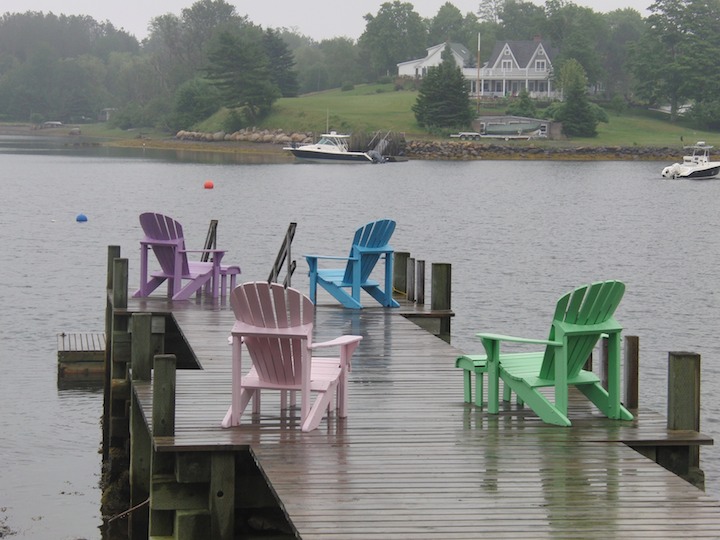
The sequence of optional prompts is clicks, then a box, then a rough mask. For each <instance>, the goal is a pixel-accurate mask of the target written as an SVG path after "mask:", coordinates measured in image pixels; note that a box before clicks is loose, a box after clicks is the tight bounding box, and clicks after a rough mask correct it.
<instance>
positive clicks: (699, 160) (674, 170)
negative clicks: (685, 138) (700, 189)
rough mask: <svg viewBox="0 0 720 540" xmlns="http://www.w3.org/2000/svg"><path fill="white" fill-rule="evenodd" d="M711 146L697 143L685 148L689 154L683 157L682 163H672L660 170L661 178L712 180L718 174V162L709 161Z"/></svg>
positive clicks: (701, 142)
mask: <svg viewBox="0 0 720 540" xmlns="http://www.w3.org/2000/svg"><path fill="white" fill-rule="evenodd" d="M711 148H712V145H708V144H705V141H698V142H697V143H696V144H694V145H692V146H685V147H684V149H685V150H689V151H691V153H689V154H687V155H685V156H683V160H682V163H673V164H672V165H669V166H668V167H665V168H664V169H663V170H662V177H663V178H673V179H675V178H697V179H705V178H713V177H715V176H717V175H718V173H720V161H711V160H710V149H711Z"/></svg>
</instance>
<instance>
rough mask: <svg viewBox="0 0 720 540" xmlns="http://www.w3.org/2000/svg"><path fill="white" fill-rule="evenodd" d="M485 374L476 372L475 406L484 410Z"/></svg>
mask: <svg viewBox="0 0 720 540" xmlns="http://www.w3.org/2000/svg"><path fill="white" fill-rule="evenodd" d="M483 377H484V375H483V372H482V371H476V372H475V405H477V406H478V407H480V408H482V406H483V386H484V381H483Z"/></svg>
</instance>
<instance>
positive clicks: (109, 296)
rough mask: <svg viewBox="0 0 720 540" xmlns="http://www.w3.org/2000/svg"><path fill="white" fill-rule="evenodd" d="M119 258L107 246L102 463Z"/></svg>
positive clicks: (106, 450)
mask: <svg viewBox="0 0 720 540" xmlns="http://www.w3.org/2000/svg"><path fill="white" fill-rule="evenodd" d="M119 258H120V246H108V253H107V282H106V286H105V289H106V291H105V292H106V294H105V376H104V384H103V396H104V399H103V419H104V421H103V441H102V451H103V461H104V460H106V459H107V458H108V453H109V451H110V382H111V375H112V374H111V371H112V332H113V303H112V300H113V298H114V293H113V292H112V291H113V289H114V276H115V274H114V269H115V259H119Z"/></svg>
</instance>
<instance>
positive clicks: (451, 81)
mask: <svg viewBox="0 0 720 540" xmlns="http://www.w3.org/2000/svg"><path fill="white" fill-rule="evenodd" d="M412 110H413V112H414V113H415V118H416V119H417V122H418V124H419V125H420V126H422V127H426V128H443V127H448V128H453V127H457V128H463V127H466V126H468V125H469V124H470V122H471V121H472V118H473V111H472V107H471V105H470V97H469V95H468V91H467V87H466V83H465V79H464V77H463V75H462V71H461V69H460V68H459V67H458V66H457V65H456V64H455V61H454V60H453V58H452V54H451V53H450V47H449V46H446V47H445V50H444V51H443V61H442V62H441V63H440V65H439V66H437V67H433V68H430V69H429V70H428V73H427V75H426V76H425V77H424V79H423V82H422V86H421V87H420V92H419V93H418V97H417V101H416V102H415V105H413V107H412Z"/></svg>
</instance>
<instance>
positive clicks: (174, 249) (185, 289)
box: [133, 212, 240, 300]
mask: <svg viewBox="0 0 720 540" xmlns="http://www.w3.org/2000/svg"><path fill="white" fill-rule="evenodd" d="M140 226H141V227H142V229H143V232H144V233H145V237H144V238H143V239H142V240H140V288H139V289H138V290H137V291H135V294H133V297H135V298H138V297H146V296H150V293H152V292H153V291H154V290H155V289H157V288H158V287H159V286H160V285H161V284H162V283H163V282H165V281H167V282H168V296H170V297H171V298H172V299H173V300H187V299H188V298H190V297H191V296H192V295H193V293H196V292H199V291H200V289H202V288H203V287H204V288H205V289H206V291H211V292H212V296H213V298H217V296H218V288H219V287H220V288H221V291H220V295H221V296H222V297H225V294H226V289H227V279H228V277H229V278H230V288H234V287H235V280H236V277H237V275H238V274H240V267H239V266H231V265H222V264H220V261H221V260H222V257H223V255H224V254H225V251H223V250H218V249H210V250H206V249H201V250H188V249H186V248H185V238H184V236H183V229H182V225H180V223H178V222H177V221H175V220H174V219H173V218H171V217H168V216H164V215H163V214H157V213H154V212H146V213H144V214H141V215H140ZM150 249H152V251H153V253H154V254H155V257H156V258H157V260H158V263H159V264H160V270H159V271H157V272H153V273H152V274H148V252H149V251H150ZM188 253H210V254H211V256H212V257H211V258H212V261H211V262H200V261H190V260H188V256H187V254H188ZM148 276H149V277H150V279H148ZM184 281H187V282H188V283H186V284H185V285H183V282H184Z"/></svg>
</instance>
